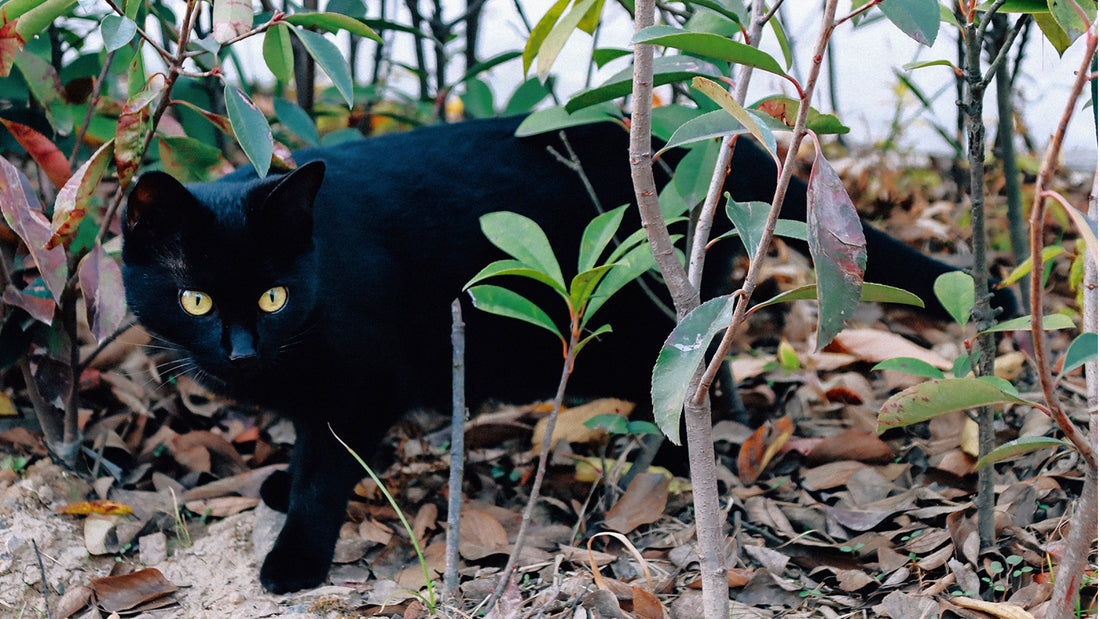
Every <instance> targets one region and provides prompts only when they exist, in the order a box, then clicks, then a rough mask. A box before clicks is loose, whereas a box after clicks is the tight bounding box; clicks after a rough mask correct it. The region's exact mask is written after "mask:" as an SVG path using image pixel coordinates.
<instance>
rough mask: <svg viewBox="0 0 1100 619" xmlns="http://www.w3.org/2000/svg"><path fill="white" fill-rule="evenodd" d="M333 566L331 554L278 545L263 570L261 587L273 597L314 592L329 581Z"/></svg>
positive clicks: (270, 554)
mask: <svg viewBox="0 0 1100 619" xmlns="http://www.w3.org/2000/svg"><path fill="white" fill-rule="evenodd" d="M331 563H332V554H331V553H324V552H318V551H317V550H315V549H313V548H308V547H301V546H295V547H291V546H283V545H279V544H278V543H276V544H275V548H273V549H272V550H271V552H269V553H268V554H267V558H266V559H264V565H263V567H261V568H260V583H261V584H262V585H263V586H264V589H267V590H268V591H270V592H272V593H290V592H292V591H298V590H300V589H312V588H313V587H316V586H318V585H320V584H321V583H323V582H324V581H325V578H326V577H328V568H329V566H330V565H331Z"/></svg>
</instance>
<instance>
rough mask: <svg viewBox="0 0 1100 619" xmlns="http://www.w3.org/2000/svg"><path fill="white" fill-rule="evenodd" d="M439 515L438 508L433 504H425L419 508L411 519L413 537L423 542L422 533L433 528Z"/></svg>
mask: <svg viewBox="0 0 1100 619" xmlns="http://www.w3.org/2000/svg"><path fill="white" fill-rule="evenodd" d="M438 515H439V508H438V507H436V505H435V503H425V504H423V505H421V506H420V509H418V510H417V511H416V517H415V518H413V523H412V530H413V537H415V538H416V539H418V540H423V539H425V538H424V533H425V532H427V530H428V529H434V528H435V519H436V517H437V516H438Z"/></svg>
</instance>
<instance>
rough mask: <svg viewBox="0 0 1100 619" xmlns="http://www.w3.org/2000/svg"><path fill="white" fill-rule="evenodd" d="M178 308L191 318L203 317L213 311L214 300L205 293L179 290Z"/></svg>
mask: <svg viewBox="0 0 1100 619" xmlns="http://www.w3.org/2000/svg"><path fill="white" fill-rule="evenodd" d="M180 306H182V307H183V311H185V312H187V313H188V314H191V315H192V316H204V315H206V314H209V313H210V310H212V309H214V300H213V299H211V298H210V295H208V294H206V293H205V292H199V291H198V290H181V291H180Z"/></svg>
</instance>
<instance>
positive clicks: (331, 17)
mask: <svg viewBox="0 0 1100 619" xmlns="http://www.w3.org/2000/svg"><path fill="white" fill-rule="evenodd" d="M286 21H287V23H289V24H294V25H295V26H302V27H306V28H309V27H312V28H317V29H319V30H324V31H326V32H339V31H341V30H347V31H348V32H350V33H351V34H354V35H357V36H361V37H366V38H368V39H370V40H372V41H374V42H375V43H381V42H382V37H380V36H378V33H376V32H375V31H374V30H373V29H372V28H371V27H370V26H368V25H367V24H365V23H363V22H361V21H359V20H358V19H355V18H354V17H349V16H347V15H342V14H340V13H295V14H293V15H287V16H286Z"/></svg>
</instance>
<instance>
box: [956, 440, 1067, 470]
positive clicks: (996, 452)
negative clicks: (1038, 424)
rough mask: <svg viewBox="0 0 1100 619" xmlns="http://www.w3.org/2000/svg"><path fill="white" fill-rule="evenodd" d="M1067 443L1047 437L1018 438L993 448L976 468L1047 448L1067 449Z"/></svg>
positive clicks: (980, 460) (979, 461)
mask: <svg viewBox="0 0 1100 619" xmlns="http://www.w3.org/2000/svg"><path fill="white" fill-rule="evenodd" d="M1069 446H1070V445H1069V443H1067V442H1065V441H1063V440H1060V439H1056V438H1050V437H1047V436H1025V437H1023V438H1018V439H1016V440H1014V441H1009V442H1007V443H1005V444H1004V445H1001V446H999V447H995V448H994V449H993V450H992V451H990V452H989V453H987V454H986V455H985V456H984V457H982V458H981V459H979V460H978V464H977V466H978V468H982V467H984V466H987V465H990V464H993V463H995V462H1002V461H1004V460H1009V459H1011V458H1015V457H1016V456H1022V455H1024V454H1026V453H1031V452H1033V451H1038V450H1040V449H1045V448H1048V447H1069Z"/></svg>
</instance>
